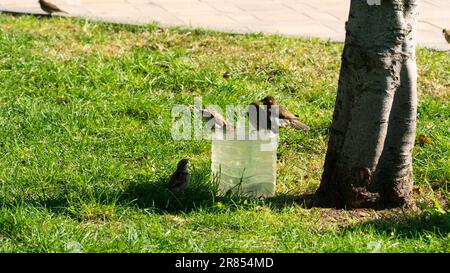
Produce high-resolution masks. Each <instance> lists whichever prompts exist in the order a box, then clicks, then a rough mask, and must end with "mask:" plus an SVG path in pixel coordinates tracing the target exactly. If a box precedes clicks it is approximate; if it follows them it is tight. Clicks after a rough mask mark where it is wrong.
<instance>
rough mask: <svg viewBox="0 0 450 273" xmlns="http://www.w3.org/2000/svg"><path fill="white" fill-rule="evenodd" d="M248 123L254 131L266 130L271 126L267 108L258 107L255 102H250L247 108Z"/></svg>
mask: <svg viewBox="0 0 450 273" xmlns="http://www.w3.org/2000/svg"><path fill="white" fill-rule="evenodd" d="M248 121H249V122H250V124H251V125H252V126H253V128H254V129H256V130H268V129H270V128H271V125H272V123H271V121H270V115H268V114H267V108H266V107H260V105H259V104H258V103H256V102H252V103H250V105H249V106H248Z"/></svg>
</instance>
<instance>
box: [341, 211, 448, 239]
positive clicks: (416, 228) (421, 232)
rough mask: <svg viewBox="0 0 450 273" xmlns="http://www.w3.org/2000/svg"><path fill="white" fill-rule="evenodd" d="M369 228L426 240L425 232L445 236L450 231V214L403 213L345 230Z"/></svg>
mask: <svg viewBox="0 0 450 273" xmlns="http://www.w3.org/2000/svg"><path fill="white" fill-rule="evenodd" d="M370 228H374V229H375V230H376V231H377V232H379V233H385V234H388V235H389V234H392V235H395V236H398V237H401V238H417V237H423V238H424V240H426V239H427V236H426V235H427V234H434V235H436V236H441V237H443V238H445V237H447V236H448V234H449V233H450V214H449V212H448V211H447V212H438V211H424V212H422V213H420V212H416V213H403V214H400V215H393V216H390V217H387V218H381V219H375V220H369V221H366V222H363V223H360V224H355V225H352V226H348V227H346V228H345V230H346V231H357V230H366V229H370Z"/></svg>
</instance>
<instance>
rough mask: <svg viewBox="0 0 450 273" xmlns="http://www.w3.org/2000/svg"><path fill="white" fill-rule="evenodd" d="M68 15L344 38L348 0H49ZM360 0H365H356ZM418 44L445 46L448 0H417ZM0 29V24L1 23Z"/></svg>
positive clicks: (12, 5) (27, 6) (23, 1)
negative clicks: (443, 32)
mask: <svg viewBox="0 0 450 273" xmlns="http://www.w3.org/2000/svg"><path fill="white" fill-rule="evenodd" d="M51 1H52V2H53V3H55V4H57V5H58V6H59V7H60V8H61V9H64V10H66V11H67V12H69V14H70V16H79V17H87V18H96V19H99V20H104V21H111V22H122V23H131V24H144V23H150V22H158V23H159V24H161V25H163V26H194V27H203V28H207V29H212V30H219V31H228V32H239V33H247V32H265V33H278V34H283V35H289V36H311V37H320V38H329V39H332V40H334V41H344V37H345V30H344V24H345V21H346V20H347V16H348V9H349V6H350V0H51ZM361 1H364V0H361ZM421 3H422V4H421V10H420V17H419V25H418V34H417V39H418V40H417V41H418V44H419V46H426V47H430V48H435V49H441V50H450V45H449V44H447V42H446V41H445V39H444V37H443V35H442V29H443V28H450V0H422V1H421ZM0 10H4V11H18V12H27V13H42V10H41V9H40V8H39V4H38V2H37V0H0ZM0 28H1V26H0Z"/></svg>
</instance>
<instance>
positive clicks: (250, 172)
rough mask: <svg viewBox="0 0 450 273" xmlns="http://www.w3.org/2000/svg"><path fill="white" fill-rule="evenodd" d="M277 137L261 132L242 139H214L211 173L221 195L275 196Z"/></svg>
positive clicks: (270, 133) (268, 132)
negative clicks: (229, 193)
mask: <svg viewBox="0 0 450 273" xmlns="http://www.w3.org/2000/svg"><path fill="white" fill-rule="evenodd" d="M277 147H278V135H277V134H274V133H272V132H270V131H259V132H258V134H257V136H255V135H250V134H247V135H246V136H245V139H243V140H237V139H233V140H226V139H214V138H213V140H212V149H211V153H212V154H211V161H212V166H211V169H212V174H213V177H214V179H215V181H216V182H217V183H218V186H219V191H220V192H221V193H222V194H225V193H228V192H230V191H231V192H232V193H234V194H240V195H244V196H252V197H270V196H273V195H274V194H275V184H276V166H277Z"/></svg>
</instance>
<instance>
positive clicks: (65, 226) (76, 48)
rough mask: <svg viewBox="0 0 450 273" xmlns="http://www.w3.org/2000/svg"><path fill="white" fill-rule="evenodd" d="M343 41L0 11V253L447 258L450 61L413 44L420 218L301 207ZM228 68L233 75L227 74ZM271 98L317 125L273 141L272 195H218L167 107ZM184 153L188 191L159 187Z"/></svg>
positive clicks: (322, 144)
mask: <svg viewBox="0 0 450 273" xmlns="http://www.w3.org/2000/svg"><path fill="white" fill-rule="evenodd" d="M342 49H343V45H342V44H338V43H331V42H329V41H324V40H319V39H310V40H308V39H298V38H287V37H281V36H274V35H262V34H249V35H233V34H224V33H216V32H209V31H203V30H196V29H179V28H170V29H161V28H159V27H158V26H156V25H149V26H145V27H144V26H143V27H137V26H124V25H117V24H116V25H114V24H107V23H97V22H92V21H85V20H76V19H63V18H36V17H29V16H23V17H12V16H8V15H0V150H1V153H0V189H1V190H0V206H1V207H0V251H1V252H67V251H78V250H81V251H83V252H372V251H382V252H450V240H449V239H450V235H449V232H450V217H449V209H448V200H449V193H448V181H449V180H450V140H449V135H450V131H449V130H450V129H449V128H450V107H449V104H448V102H449V99H450V91H449V89H450V53H449V52H435V51H430V50H426V49H419V50H418V51H417V62H418V71H419V79H418V91H419V109H418V128H417V134H418V135H419V134H424V135H426V136H428V137H430V138H431V140H432V143H431V144H424V145H419V144H418V145H416V147H415V148H414V157H415V158H414V175H415V189H414V192H415V197H416V198H417V200H418V201H417V204H418V208H417V209H415V210H402V209H393V210H383V211H375V210H367V209H366V210H353V211H346V210H335V209H329V208H309V207H308V206H307V205H306V204H305V203H304V202H302V201H303V200H305V199H306V197H307V195H308V194H311V193H313V192H314V191H315V189H316V188H317V187H318V185H319V181H320V176H321V172H322V165H323V161H324V156H325V152H326V145H327V139H328V131H329V129H328V128H329V126H330V123H331V115H332V111H333V107H334V101H335V95H336V89H337V83H338V75H339V67H340V57H341V52H342ZM225 72H228V73H229V74H230V75H231V76H230V77H225V78H224V77H223V74H224V73H225ZM266 94H272V95H274V96H275V97H276V98H278V99H279V101H280V102H281V103H283V104H285V105H286V106H287V108H288V109H290V110H291V111H292V112H295V113H298V114H299V115H300V118H301V120H302V121H304V122H305V123H306V124H308V125H309V126H310V127H311V130H310V131H309V132H307V133H304V132H298V131H294V130H291V129H287V130H283V131H282V132H281V135H280V138H281V139H280V144H281V147H280V149H279V151H278V164H277V194H276V196H275V197H274V198H270V199H267V200H264V201H261V200H246V199H243V198H237V197H234V198H219V197H217V196H215V194H214V192H212V191H211V187H210V186H208V185H209V184H208V183H209V182H210V181H211V176H210V164H211V159H210V149H211V143H210V142H208V141H206V140H201V141H173V140H172V138H171V127H172V119H171V109H172V107H173V106H174V105H175V104H192V103H193V97H194V96H201V97H202V98H203V103H204V105H206V104H217V105H220V106H222V107H225V105H227V104H245V105H246V104H248V103H250V102H252V101H255V100H258V99H260V98H262V97H263V96H264V95H266ZM185 156H190V157H191V166H190V169H191V172H192V176H193V179H192V185H191V187H190V188H188V190H187V192H186V193H185V194H184V195H181V196H178V197H176V198H175V197H174V196H172V195H171V194H170V193H169V192H167V191H166V190H165V188H164V187H165V183H166V181H167V179H168V177H169V176H170V174H171V173H172V172H173V171H174V169H175V166H176V163H177V162H178V160H180V159H181V158H183V157H185Z"/></svg>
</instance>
